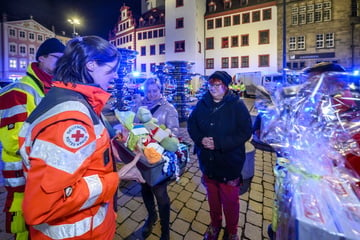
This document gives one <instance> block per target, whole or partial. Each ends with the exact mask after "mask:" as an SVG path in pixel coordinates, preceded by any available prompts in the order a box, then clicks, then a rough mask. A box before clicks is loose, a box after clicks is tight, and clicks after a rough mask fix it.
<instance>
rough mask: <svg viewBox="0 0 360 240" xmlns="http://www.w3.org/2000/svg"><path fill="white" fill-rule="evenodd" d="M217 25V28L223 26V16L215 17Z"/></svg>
mask: <svg viewBox="0 0 360 240" xmlns="http://www.w3.org/2000/svg"><path fill="white" fill-rule="evenodd" d="M215 27H216V28H220V27H222V18H217V19H215Z"/></svg>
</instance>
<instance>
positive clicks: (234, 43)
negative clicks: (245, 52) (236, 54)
mask: <svg viewBox="0 0 360 240" xmlns="http://www.w3.org/2000/svg"><path fill="white" fill-rule="evenodd" d="M238 46H239V37H238V36H232V37H231V47H238Z"/></svg>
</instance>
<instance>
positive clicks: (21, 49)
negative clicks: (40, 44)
mask: <svg viewBox="0 0 360 240" xmlns="http://www.w3.org/2000/svg"><path fill="white" fill-rule="evenodd" d="M19 52H20V54H22V55H24V54H26V47H25V46H20V49H19Z"/></svg>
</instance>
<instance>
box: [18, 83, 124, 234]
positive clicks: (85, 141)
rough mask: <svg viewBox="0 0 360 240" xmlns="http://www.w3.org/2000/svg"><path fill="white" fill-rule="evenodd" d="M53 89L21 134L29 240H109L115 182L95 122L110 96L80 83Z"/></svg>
mask: <svg viewBox="0 0 360 240" xmlns="http://www.w3.org/2000/svg"><path fill="white" fill-rule="evenodd" d="M54 85H55V86H56V87H54V88H52V89H51V90H50V92H49V93H48V94H47V95H46V97H45V98H44V100H43V101H42V102H41V103H40V104H39V105H38V107H37V108H36V109H35V110H34V111H33V112H32V114H31V115H30V117H29V118H28V120H27V121H26V122H25V124H24V126H23V129H22V130H21V132H20V146H21V148H20V153H21V155H22V157H23V164H24V170H25V176H26V188H25V197H24V202H23V211H24V217H25V220H26V223H27V224H29V225H30V234H31V238H34V239H109V240H110V239H112V238H113V235H114V233H115V212H114V210H113V195H114V193H115V191H116V189H117V186H118V182H119V178H118V175H117V173H115V172H113V164H112V158H111V154H110V152H109V148H110V137H109V135H108V132H107V130H106V128H105V127H104V125H103V124H102V122H101V121H100V119H99V114H100V112H99V109H101V108H102V107H103V106H104V104H105V103H106V100H107V99H108V97H109V95H108V94H107V93H106V92H104V91H103V90H101V89H99V88H97V87H92V86H86V85H82V84H77V85H76V87H72V85H71V84H69V86H65V85H63V84H61V83H58V82H57V83H54ZM85 99H86V100H85ZM90 104H91V106H90ZM99 104H100V105H101V106H99ZM93 107H94V109H92V108H93ZM39 203H41V204H39Z"/></svg>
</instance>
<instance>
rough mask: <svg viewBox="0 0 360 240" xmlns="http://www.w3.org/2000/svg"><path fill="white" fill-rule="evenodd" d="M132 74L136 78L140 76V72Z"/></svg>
mask: <svg viewBox="0 0 360 240" xmlns="http://www.w3.org/2000/svg"><path fill="white" fill-rule="evenodd" d="M131 74H132V75H133V76H134V77H138V76H140V72H138V71H134V72H132V73H131Z"/></svg>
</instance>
